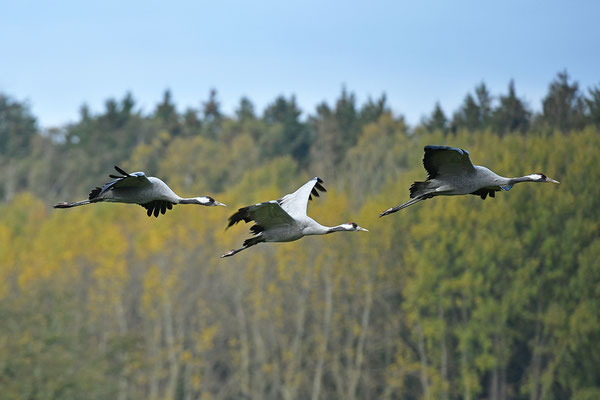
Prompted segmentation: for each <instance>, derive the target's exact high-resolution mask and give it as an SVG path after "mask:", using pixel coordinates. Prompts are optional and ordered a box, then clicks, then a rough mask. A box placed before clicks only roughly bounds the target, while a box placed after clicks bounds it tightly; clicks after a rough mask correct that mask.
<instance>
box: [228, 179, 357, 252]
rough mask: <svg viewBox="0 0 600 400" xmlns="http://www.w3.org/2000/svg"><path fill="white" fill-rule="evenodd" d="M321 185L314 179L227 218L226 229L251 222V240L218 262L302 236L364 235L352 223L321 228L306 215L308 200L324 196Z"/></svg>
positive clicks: (318, 180) (320, 182) (321, 226)
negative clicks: (298, 187)
mask: <svg viewBox="0 0 600 400" xmlns="http://www.w3.org/2000/svg"><path fill="white" fill-rule="evenodd" d="M322 183H323V181H322V180H321V179H320V178H318V177H314V178H313V179H311V180H310V181H308V182H307V183H305V184H304V185H303V186H302V187H300V189H298V190H296V191H295V192H294V193H290V194H287V195H285V196H283V197H282V198H281V199H279V200H272V201H267V202H264V203H258V204H254V205H252V206H248V207H243V208H240V209H239V210H238V211H237V212H236V213H235V214H233V215H232V216H231V217H229V225H227V228H229V227H230V226H232V225H234V224H237V223H238V222H240V221H244V222H250V221H254V222H256V224H255V225H253V226H252V227H251V228H250V231H251V232H252V233H253V234H254V235H255V236H254V237H252V238H250V239H246V240H245V241H244V244H243V247H241V248H239V249H235V250H230V251H228V252H227V253H225V254H223V255H222V256H221V258H223V257H230V256H233V255H234V254H237V253H239V252H240V251H242V250H245V249H247V248H248V247H250V246H254V245H255V244H258V243H263V242H292V241H294V240H298V239H300V238H301V237H303V236H308V235H325V234H327V233H333V232H343V231H348V232H353V231H364V232H368V230H367V229H365V228H361V227H360V226H358V225H356V224H355V223H354V222H350V223H346V224H341V225H337V226H333V227H329V226H323V225H321V224H319V223H318V222H317V221H315V220H314V219H312V218H310V217H309V216H307V215H306V208H307V206H308V201H309V200H312V196H315V197H319V191H321V192H326V190H325V188H324V187H323V185H321V184H322Z"/></svg>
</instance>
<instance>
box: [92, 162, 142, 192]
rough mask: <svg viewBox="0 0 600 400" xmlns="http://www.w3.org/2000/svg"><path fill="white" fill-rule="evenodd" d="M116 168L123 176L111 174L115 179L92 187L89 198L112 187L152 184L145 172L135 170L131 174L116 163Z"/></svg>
mask: <svg viewBox="0 0 600 400" xmlns="http://www.w3.org/2000/svg"><path fill="white" fill-rule="evenodd" d="M115 170H117V172H118V173H120V174H122V175H123V176H119V175H112V174H111V175H109V176H110V177H111V178H114V180H113V181H110V182H108V183H105V184H104V185H103V186H102V187H96V188H94V189H92V191H91V192H90V194H89V199H90V200H93V199H95V198H96V197H98V196H100V195H102V194H103V193H104V192H106V191H107V190H110V189H112V188H125V187H132V188H133V187H143V186H148V185H151V184H152V183H150V181H149V180H148V178H147V177H146V174H145V173H143V172H134V173H133V174H129V173H127V172H125V171H123V170H122V169H121V168H119V167H118V166H116V165H115Z"/></svg>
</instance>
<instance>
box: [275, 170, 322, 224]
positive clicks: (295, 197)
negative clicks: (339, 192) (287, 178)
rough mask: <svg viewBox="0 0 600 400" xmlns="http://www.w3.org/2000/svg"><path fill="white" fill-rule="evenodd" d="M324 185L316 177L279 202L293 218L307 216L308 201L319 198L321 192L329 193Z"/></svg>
mask: <svg viewBox="0 0 600 400" xmlns="http://www.w3.org/2000/svg"><path fill="white" fill-rule="evenodd" d="M322 183H323V180H322V179H321V178H319V177H316V176H315V177H314V178H312V179H311V180H310V181H308V182H306V183H305V184H304V185H302V186H301V187H300V188H299V189H298V190H296V191H295V192H294V193H290V194H286V195H285V196H283V197H282V198H281V199H279V200H278V202H279V204H280V205H281V208H283V210H284V211H285V212H287V213H288V214H289V215H291V216H292V217H293V218H300V217H304V216H306V208H307V206H308V201H309V200H312V196H315V197H319V190H320V191H321V192H326V191H327V190H326V189H325V188H324V187H323V185H321V184H322Z"/></svg>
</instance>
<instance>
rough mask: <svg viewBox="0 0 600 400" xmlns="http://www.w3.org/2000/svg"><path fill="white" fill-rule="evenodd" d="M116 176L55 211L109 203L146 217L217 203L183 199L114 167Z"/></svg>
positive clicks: (146, 178)
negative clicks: (183, 206) (143, 211)
mask: <svg viewBox="0 0 600 400" xmlns="http://www.w3.org/2000/svg"><path fill="white" fill-rule="evenodd" d="M115 169H116V170H117V172H119V173H120V174H122V176H117V175H110V177H111V178H114V180H112V181H110V182H108V183H106V184H104V185H103V186H102V187H96V188H94V189H93V190H92V191H91V192H90V194H89V197H88V199H87V200H82V201H77V202H73V203H69V202H64V203H59V204H57V205H55V206H54V207H55V208H71V207H76V206H83V205H86V204H91V203H99V202H105V201H106V202H112V203H129V204H139V205H141V206H142V207H144V208H146V210H147V214H148V216H151V215H152V214H154V216H155V217H158V214H159V213H162V214H164V213H165V212H166V210H167V209H168V210H170V209H172V208H173V206H174V205H177V204H200V205H204V206H217V205H222V206H224V204H222V203H219V202H218V201H216V200H215V199H213V198H212V197H208V196H201V197H193V198H183V197H180V196H178V195H177V194H175V192H173V190H171V188H170V187H169V186H168V185H167V184H166V183H164V182H163V181H162V180H160V179H159V178H156V177H154V176H146V174H145V173H143V172H134V173H133V174H128V173H127V172H125V171H123V170H122V169H121V168H119V167H117V166H115Z"/></svg>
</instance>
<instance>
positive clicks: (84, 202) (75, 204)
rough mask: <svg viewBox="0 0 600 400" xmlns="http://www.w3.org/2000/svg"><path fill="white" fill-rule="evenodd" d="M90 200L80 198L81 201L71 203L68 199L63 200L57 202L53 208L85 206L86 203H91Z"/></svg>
mask: <svg viewBox="0 0 600 400" xmlns="http://www.w3.org/2000/svg"><path fill="white" fill-rule="evenodd" d="M91 203H92V201H90V200H81V201H75V202H73V203H69V202H68V201H63V202H62V203H58V204H57V205H55V206H54V208H71V207H77V206H85V205H86V204H91Z"/></svg>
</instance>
